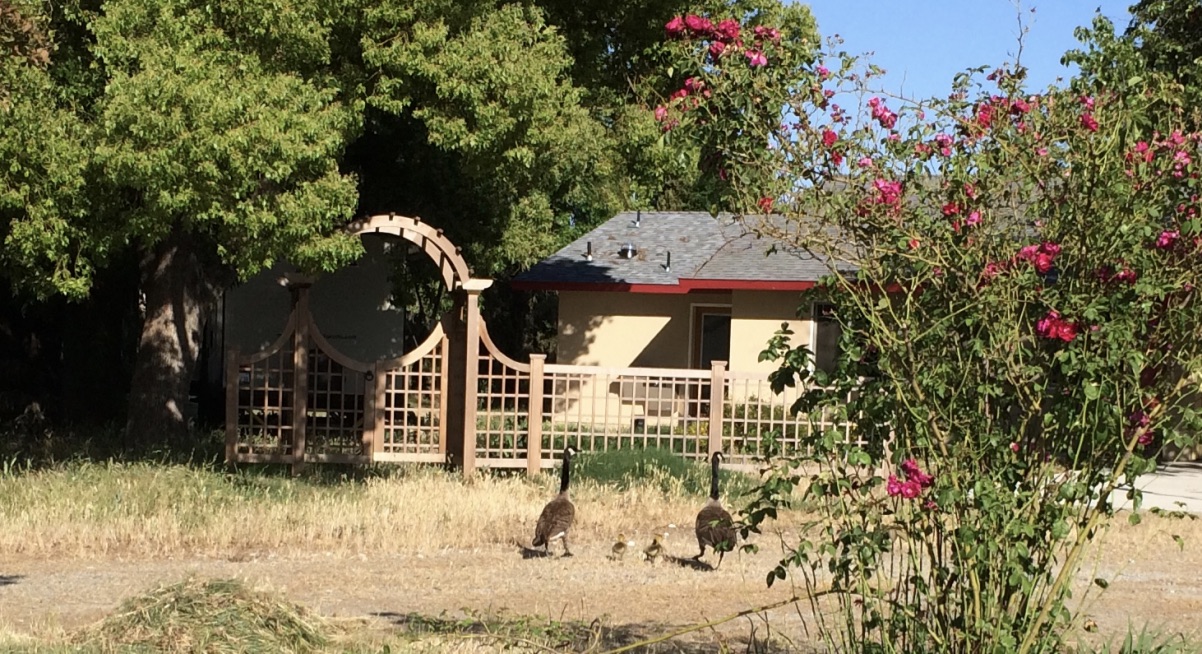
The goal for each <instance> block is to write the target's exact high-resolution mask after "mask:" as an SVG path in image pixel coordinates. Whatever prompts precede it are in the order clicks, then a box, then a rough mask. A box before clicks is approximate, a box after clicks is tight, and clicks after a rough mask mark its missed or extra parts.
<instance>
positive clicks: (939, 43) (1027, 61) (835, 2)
mask: <svg viewBox="0 0 1202 654" xmlns="http://www.w3.org/2000/svg"><path fill="white" fill-rule="evenodd" d="M1132 2H1133V0H1119V1H1115V0H1092V1H1082V0H1024V1H1023V2H1022V3H1021V11H1022V16H1023V21H1024V23H1025V24H1026V26H1027V27H1028V31H1027V35H1026V37H1025V40H1024V44H1023V49H1022V63H1023V65H1025V66H1026V67H1027V68H1028V69H1029V77H1028V88H1030V89H1032V90H1034V89H1039V88H1042V87H1045V86H1047V85H1048V84H1051V83H1052V82H1054V81H1055V80H1056V78H1057V77H1068V76H1069V75H1071V71H1070V70H1069V69H1068V68H1066V67H1065V66H1062V65H1061V64H1060V57H1061V55H1062V54H1064V52H1065V51H1066V50H1070V49H1072V48H1074V47H1076V46H1077V40H1076V39H1075V38H1074V37H1073V29H1074V28H1075V27H1077V26H1079V25H1088V24H1089V23H1090V22H1091V21H1092V20H1093V17H1094V12H1095V11H1096V10H1098V9H1100V10H1101V12H1102V14H1103V15H1105V16H1107V17H1109V18H1110V19H1111V20H1112V21H1114V23H1115V25H1116V26H1118V27H1119V28H1120V29H1121V28H1125V27H1126V26H1127V22H1128V20H1129V15H1128V13H1127V7H1128V6H1129V5H1130V4H1132ZM802 3H803V4H808V5H809V6H810V11H811V12H812V13H813V15H814V17H815V19H816V20H817V21H818V30H819V31H820V32H821V34H822V36H823V38H826V37H828V36H831V35H834V34H838V35H840V36H841V37H843V47H844V49H846V50H847V51H848V52H849V53H852V54H862V53H866V52H870V51H872V52H874V53H875V54H873V56H872V57H871V61H872V62H874V63H876V64H877V65H878V66H880V67H882V68H884V69H885V70H886V71H888V74H887V75H886V76H885V78H884V79H883V80H880V86H881V88H882V89H883V90H886V91H890V92H894V93H901V94H904V95H905V96H907V97H910V98H915V99H917V98H928V97H932V96H941V97H942V96H945V95H946V94H947V92H948V90H949V89H950V88H951V82H952V78H953V77H954V76H955V74H956V73H958V72H960V71H963V70H964V69H966V68H970V67H974V66H981V65H990V66H996V65H998V64H1001V63H1003V62H1013V61H1014V59H1015V55H1016V54H1018V35H1019V25H1018V18H1017V16H1018V10H1016V7H1015V3H1014V1H1013V0H810V1H809V2H806V1H805V0H802ZM1031 9H1034V10H1035V11H1034V12H1033V13H1032V12H1031Z"/></svg>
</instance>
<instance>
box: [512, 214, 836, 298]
mask: <svg viewBox="0 0 1202 654" xmlns="http://www.w3.org/2000/svg"><path fill="white" fill-rule="evenodd" d="M636 221H637V224H636ZM589 243H591V244H592V253H593V254H592V260H589V259H588V257H587V253H588V249H589ZM627 243H629V244H631V245H633V246H634V247H635V248H636V249H637V254H636V255H635V256H634V257H633V258H630V259H625V258H623V257H622V256H621V254H620V250H621V248H622V247H623V246H624V245H625V244H627ZM669 252H670V253H671V268H670V269H669V268H668V267H667V263H668V253H669ZM769 252H771V254H769ZM828 272H829V271H828V268H827V266H826V264H825V263H823V261H822V260H821V259H818V258H816V257H815V256H814V255H812V254H810V253H808V252H804V251H800V250H798V249H797V248H796V247H793V246H789V245H787V244H785V243H783V242H781V241H778V240H776V239H773V238H770V237H767V236H764V237H760V236H757V235H755V234H753V233H750V231H749V230H748V229H747V227H745V226H744V224H743V223H739V222H736V221H735V220H734V219H733V218H732V217H731V216H729V215H719V216H718V217H716V218H715V217H714V216H712V215H710V214H709V213H708V212H704V211H644V212H634V211H624V212H622V213H619V214H618V215H616V216H614V217H613V218H610V219H609V220H607V221H605V222H604V223H602V224H601V225H599V226H598V227H597V228H596V229H594V230H593V231H591V232H589V233H588V234H585V235H584V236H582V237H580V238H578V239H576V240H575V241H573V242H572V243H570V244H569V245H567V246H566V247H564V248H563V249H561V250H560V251H558V252H556V253H555V254H552V255H551V256H549V257H547V258H546V259H543V260H542V261H540V262H538V263H537V264H535V265H534V266H533V267H532V268H530V270H527V271H526V272H524V273H522V274H520V275H518V276H517V277H516V278H515V279H514V281H515V282H518V283H519V284H522V283H527V284H529V283H534V284H539V285H544V286H548V287H550V286H554V285H555V284H572V285H576V284H640V285H643V284H647V285H677V284H679V283H680V280H681V279H704V280H738V281H774V282H814V281H817V280H818V279H819V278H821V277H822V276H823V275H826V274H827V273H828Z"/></svg>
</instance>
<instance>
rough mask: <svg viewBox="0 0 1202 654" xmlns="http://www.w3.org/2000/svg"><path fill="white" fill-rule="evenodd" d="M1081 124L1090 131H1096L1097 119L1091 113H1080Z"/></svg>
mask: <svg viewBox="0 0 1202 654" xmlns="http://www.w3.org/2000/svg"><path fill="white" fill-rule="evenodd" d="M1081 126H1082V127H1084V128H1085V129H1087V130H1089V131H1091V132H1096V131H1098V121H1097V119H1095V118H1094V117H1093V114H1091V113H1084V114H1081Z"/></svg>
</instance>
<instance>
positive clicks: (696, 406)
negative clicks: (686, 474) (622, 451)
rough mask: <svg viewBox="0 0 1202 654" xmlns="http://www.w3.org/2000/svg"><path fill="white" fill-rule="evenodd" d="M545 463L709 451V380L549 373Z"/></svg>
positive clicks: (643, 373)
mask: <svg viewBox="0 0 1202 654" xmlns="http://www.w3.org/2000/svg"><path fill="white" fill-rule="evenodd" d="M545 379H546V382H545V384H544V400H543V416H544V422H543V430H542V431H543V447H542V457H543V460H544V462H545V464H546V465H550V464H551V463H550V462H551V461H552V457H554V456H555V455H556V453H557V452H560V451H562V450H563V448H564V447H565V446H567V445H573V446H575V447H576V448H578V449H580V450H583V451H601V450H611V449H618V448H635V449H643V448H660V449H665V450H669V451H672V452H675V453H677V454H680V455H682V456H685V457H689V458H705V457H706V455H707V453H708V451H709V405H710V403H709V392H710V388H709V387H710V372H709V371H702V370H683V369H682V370H668V369H654V368H600V367H594V366H568V365H547V366H546V373H545Z"/></svg>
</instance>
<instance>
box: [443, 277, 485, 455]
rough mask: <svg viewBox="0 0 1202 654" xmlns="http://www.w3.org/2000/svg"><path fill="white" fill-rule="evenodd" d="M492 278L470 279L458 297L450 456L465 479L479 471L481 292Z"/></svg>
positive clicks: (449, 391) (453, 337) (449, 398)
mask: <svg viewBox="0 0 1202 654" xmlns="http://www.w3.org/2000/svg"><path fill="white" fill-rule="evenodd" d="M489 286H492V280H491V279H469V280H467V281H465V282H463V284H462V285H461V286H460V288H459V294H458V295H459V297H458V298H456V305H457V306H456V309H457V310H456V313H457V314H458V318H459V321H458V324H456V325H455V330H454V332H453V333H452V334H451V342H450V343H449V345H450V347H451V353H450V356H449V357H448V358H449V359H450V371H449V372H450V374H449V375H448V376H449V379H448V381H449V382H450V384H449V386H450V388H448V389H447V403H448V405H449V406H448V411H447V414H448V415H447V422H448V423H450V424H449V425H448V429H447V436H448V438H447V441H448V442H447V457H448V458H449V459H450V460H451V461H452V462H453V463H456V464H458V465H459V466H461V467H462V468H463V475H464V476H465V477H467V476H471V475H472V474H473V473H474V472H475V471H476V410H477V406H476V403H477V401H478V400H477V396H478V395H479V390H480V389H479V377H480V293H481V291H483V290H484V289H486V288H488V287H489Z"/></svg>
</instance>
